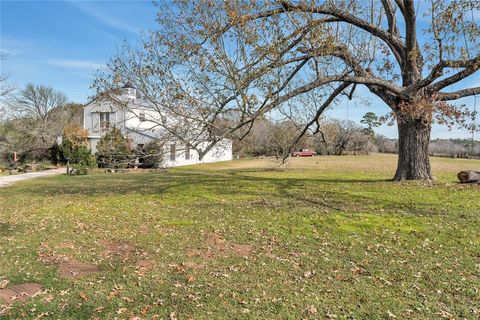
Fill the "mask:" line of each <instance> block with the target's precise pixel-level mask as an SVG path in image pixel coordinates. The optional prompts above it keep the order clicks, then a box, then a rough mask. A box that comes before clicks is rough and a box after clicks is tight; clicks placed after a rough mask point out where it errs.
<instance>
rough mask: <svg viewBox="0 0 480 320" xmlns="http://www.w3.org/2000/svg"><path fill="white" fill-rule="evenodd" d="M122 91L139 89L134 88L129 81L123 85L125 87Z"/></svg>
mask: <svg viewBox="0 0 480 320" xmlns="http://www.w3.org/2000/svg"><path fill="white" fill-rule="evenodd" d="M121 89H137V88H135V87H134V86H133V84H132V83H131V82H130V81H128V82H127V83H125V84H124V85H123V87H122V88H121Z"/></svg>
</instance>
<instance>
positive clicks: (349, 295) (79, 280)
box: [0, 155, 480, 319]
mask: <svg viewBox="0 0 480 320" xmlns="http://www.w3.org/2000/svg"><path fill="white" fill-rule="evenodd" d="M395 164H396V157H395V156H393V155H371V156H358V157H353V156H345V157H314V158H305V159H292V160H290V161H289V162H288V163H286V164H284V165H282V166H280V165H279V162H277V161H275V160H272V159H261V160H239V161H231V162H225V163H216V164H205V165H197V166H190V167H182V168H176V169H171V170H170V171H169V172H168V173H153V172H143V173H121V174H120V173H119V174H106V173H102V172H96V173H93V174H90V175H87V176H79V177H68V176H57V177H52V178H45V179H37V180H31V181H26V182H22V183H18V184H16V185H14V186H11V187H8V188H5V189H1V190H0V240H1V241H0V255H1V263H0V283H2V281H3V283H4V284H5V283H7V284H6V288H9V287H13V286H15V285H18V284H22V283H37V284H40V285H41V286H42V288H43V291H42V293H40V294H39V295H36V296H34V297H32V298H29V299H28V300H26V302H21V303H20V302H18V303H15V301H13V302H14V303H8V304H7V303H4V302H2V300H0V318H2V319H4V318H5V319H19V318H22V319H23V318H25V319H35V318H38V317H46V318H54V319H90V318H100V319H104V318H105V319H113V318H118V319H131V318H135V317H137V318H139V319H151V318H158V319H169V318H170V319H174V318H177V319H189V318H194V319H228V318H229V319H232V318H234V319H239V318H241V319H285V318H291V319H298V318H335V317H336V318H339V319H342V318H355V319H385V318H389V317H390V318H393V317H397V318H411V319H439V318H465V319H478V318H479V317H480V197H479V195H480V187H479V186H473V185H459V184H457V183H456V182H455V181H456V173H457V172H458V171H460V170H463V169H476V168H477V169H478V167H479V166H480V161H475V160H454V159H440V158H434V159H432V165H433V168H434V174H435V175H436V177H437V181H436V182H435V183H421V182H406V183H393V182H390V181H388V180H389V179H390V178H391V177H392V176H393V173H394V168H395ZM76 265H80V266H86V269H85V270H94V271H91V272H84V273H81V272H77V271H78V270H76V269H75V266H76ZM65 266H67V267H69V268H70V269H68V268H67V267H65ZM89 266H91V267H89ZM69 272H70V273H69ZM7 281H8V282H7Z"/></svg>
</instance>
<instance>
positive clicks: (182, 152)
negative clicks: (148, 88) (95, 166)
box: [83, 83, 232, 167]
mask: <svg viewBox="0 0 480 320" xmlns="http://www.w3.org/2000/svg"><path fill="white" fill-rule="evenodd" d="M118 99H119V100H120V101H122V102H123V103H122V105H121V106H120V105H119V104H116V103H113V102H111V101H105V100H100V99H94V100H93V101H91V102H89V103H88V104H87V105H86V106H85V107H84V111H83V126H84V129H86V130H87V131H88V143H89V147H90V149H91V151H92V153H95V152H96V151H97V148H96V146H97V143H98V142H99V141H100V138H101V137H102V135H103V134H105V133H106V132H108V131H109V130H111V129H112V128H113V127H116V128H119V129H120V130H121V132H122V134H123V135H124V136H125V137H128V138H129V139H130V140H131V141H132V143H133V146H134V147H135V146H142V145H144V144H146V143H148V142H150V141H152V140H154V139H160V140H162V138H163V137H164V136H165V132H166V131H165V129H164V128H162V127H161V126H159V125H158V123H159V122H163V121H172V120H171V119H169V120H166V119H161V120H162V121H160V119H157V118H158V117H164V116H163V115H160V114H159V113H158V112H156V111H152V110H151V108H148V106H147V104H146V102H145V101H144V100H143V99H142V97H141V95H140V94H139V92H137V90H136V89H135V88H134V87H133V86H132V85H131V84H129V83H127V84H125V85H124V86H123V87H122V88H121V89H120V92H119V95H118ZM173 121H174V119H173ZM162 142H163V143H164V152H165V154H164V156H163V159H164V160H163V161H164V163H163V165H164V166H171V167H174V166H181V165H189V164H196V163H206V162H217V161H227V160H232V142H231V141H230V140H227V139H223V140H222V141H220V142H219V143H218V144H217V145H216V146H215V147H214V148H212V149H211V150H210V151H209V152H208V153H207V154H206V155H204V157H203V158H202V159H201V160H200V159H199V155H198V153H197V152H196V151H195V150H194V149H191V148H190V147H189V144H188V143H180V142H179V141H178V140H177V139H175V138H169V140H168V141H165V140H164V139H163V140H162ZM205 143H206V142H205Z"/></svg>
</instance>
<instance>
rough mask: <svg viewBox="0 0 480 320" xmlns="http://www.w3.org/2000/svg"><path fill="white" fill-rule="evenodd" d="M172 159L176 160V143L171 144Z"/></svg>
mask: <svg viewBox="0 0 480 320" xmlns="http://www.w3.org/2000/svg"><path fill="white" fill-rule="evenodd" d="M170 161H175V143H172V144H171V145H170Z"/></svg>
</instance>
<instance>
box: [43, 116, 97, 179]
mask: <svg viewBox="0 0 480 320" xmlns="http://www.w3.org/2000/svg"><path fill="white" fill-rule="evenodd" d="M62 138H63V139H62V144H61V145H58V144H57V143H55V144H54V145H53V147H52V148H50V158H51V160H52V161H53V162H54V163H59V162H61V163H66V162H67V159H68V161H69V162H70V163H71V164H72V165H73V167H74V169H76V172H77V173H78V174H86V173H87V168H94V167H96V165H97V163H96V161H95V157H94V156H93V155H92V154H91V152H90V150H89V149H88V140H87V138H88V132H87V131H86V130H84V129H82V128H81V127H80V126H78V125H76V124H69V125H67V126H66V127H65V128H64V129H63V135H62Z"/></svg>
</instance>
